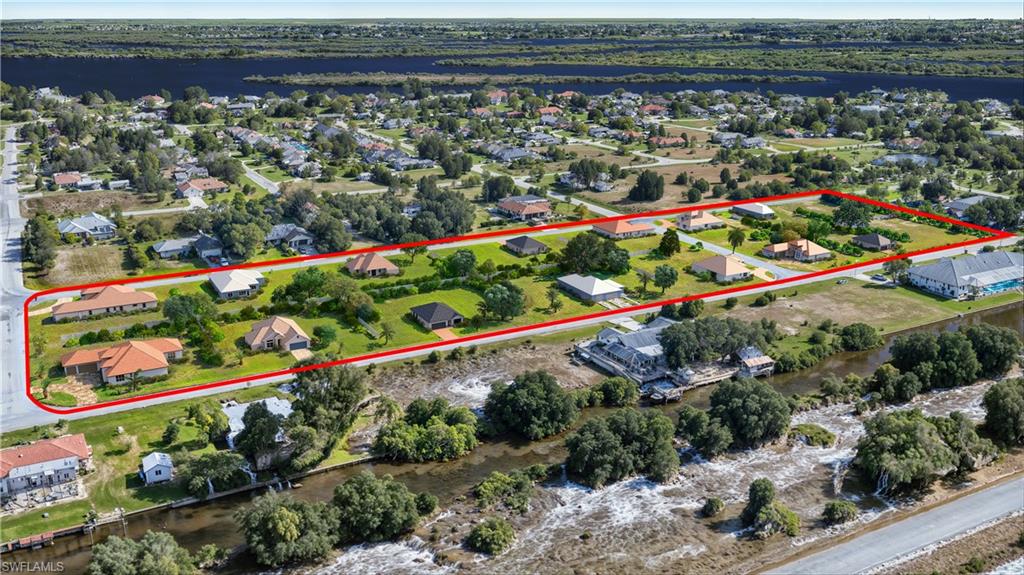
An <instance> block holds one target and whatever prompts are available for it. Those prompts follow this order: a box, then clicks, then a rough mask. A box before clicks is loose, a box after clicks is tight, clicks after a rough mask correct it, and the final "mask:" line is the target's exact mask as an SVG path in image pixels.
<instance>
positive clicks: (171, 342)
mask: <svg viewBox="0 0 1024 575" xmlns="http://www.w3.org/2000/svg"><path fill="white" fill-rule="evenodd" d="M182 349H183V348H182V346H181V342H180V341H178V340H177V339H175V338H170V337H163V338H157V339H147V340H142V341H125V342H121V343H119V344H117V345H112V346H109V347H100V348H95V349H78V350H75V351H73V352H71V353H69V354H67V355H65V356H64V357H62V358H61V360H60V364H61V366H63V367H71V366H74V365H88V364H90V363H95V364H97V366H98V367H99V368H100V369H101V370H104V373H105V374H106V376H107V377H113V376H116V375H128V374H130V373H135V372H136V371H148V370H151V369H160V368H162V367H167V356H165V355H164V354H167V353H174V352H178V351H181V350H182Z"/></svg>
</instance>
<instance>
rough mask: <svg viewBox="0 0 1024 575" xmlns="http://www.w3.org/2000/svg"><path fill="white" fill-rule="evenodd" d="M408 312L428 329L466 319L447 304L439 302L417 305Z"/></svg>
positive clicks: (453, 325)
mask: <svg viewBox="0 0 1024 575" xmlns="http://www.w3.org/2000/svg"><path fill="white" fill-rule="evenodd" d="M409 313H410V314H412V317H413V319H415V320H416V321H418V322H419V323H420V325H422V326H423V327H425V328H427V329H429V330H435V329H444V328H447V327H455V326H457V325H459V324H460V323H462V322H463V321H465V319H466V318H465V317H463V315H462V314H460V313H459V312H457V311H455V310H454V309H452V308H451V307H449V306H448V305H447V304H443V303H440V302H433V303H428V304H423V305H418V306H416V307H414V308H412V309H410V310H409Z"/></svg>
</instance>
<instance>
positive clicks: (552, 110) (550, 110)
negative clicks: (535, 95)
mask: <svg viewBox="0 0 1024 575" xmlns="http://www.w3.org/2000/svg"><path fill="white" fill-rule="evenodd" d="M537 113H538V114H540V115H542V116H544V115H552V116H557V115H558V114H561V113H562V109H561V108H559V107H558V106H544V107H543V108H537Z"/></svg>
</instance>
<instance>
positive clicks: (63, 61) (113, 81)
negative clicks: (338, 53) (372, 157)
mask: <svg viewBox="0 0 1024 575" xmlns="http://www.w3.org/2000/svg"><path fill="white" fill-rule="evenodd" d="M438 59H439V58H437V57H435V56H394V57H374V58H279V59H250V60H232V59H142V58H138V59H134V58H3V59H0V79H2V80H3V81H4V82H7V83H9V84H13V85H22V86H37V87H39V86H59V87H60V88H61V90H62V91H63V92H64V93H65V94H81V93H82V92H84V91H87V90H91V91H94V92H99V91H101V90H104V89H107V90H110V91H111V92H113V93H114V94H115V95H116V96H118V97H119V98H136V97H139V96H142V95H145V94H151V93H154V92H157V91H159V90H161V89H167V90H170V91H171V93H172V94H174V95H176V96H179V95H180V94H181V93H182V91H183V90H184V89H185V87H187V86H194V85H197V86H203V87H204V88H206V90H207V91H208V92H209V93H210V94H212V95H218V96H235V95H238V94H263V93H264V92H267V91H274V92H277V93H281V94H284V93H288V92H290V91H292V90H295V89H297V88H306V89H309V90H325V89H326V88H327V87H323V86H318V87H306V86H291V85H280V84H269V83H254V82H245V81H244V80H243V78H245V77H246V76H250V75H257V74H259V75H264V76H276V75H282V74H294V73H329V72H394V73H411V72H434V73H460V72H465V73H473V72H482V73H490V74H531V73H547V74H557V75H570V76H621V75H626V74H633V73H651V74H660V73H665V72H679V73H682V74H689V73H699V72H706V73H729V74H761V75H777V76H786V75H793V74H798V75H803V76H821V77H824V78H825V81H824V82H801V83H786V84H765V83H757V82H680V83H658V84H644V83H636V84H632V83H628V82H623V83H616V84H588V83H579V84H574V83H567V84H544V85H537V86H532V87H533V88H534V89H536V90H539V91H547V90H553V91H562V90H569V89H571V90H577V91H580V92H584V93H588V94H600V93H607V92H610V91H611V90H613V89H615V88H618V87H621V88H625V89H627V90H631V91H635V92H644V91H648V92H662V91H675V90H683V89H693V90H715V89H723V90H729V91H737V90H751V91H756V90H761V91H766V90H774V91H776V92H782V93H789V94H799V95H802V96H830V95H832V94H835V93H836V92H839V91H845V92H848V93H851V94H856V93H859V92H864V91H867V90H871V89H872V88H876V87H877V88H882V89H885V90H893V89H899V88H911V87H913V88H918V89H926V90H941V91H943V92H946V93H947V94H948V95H949V98H950V100H953V101H957V100H975V99H978V98H998V99H1000V100H1004V101H1006V102H1010V101H1012V100H1014V99H1024V79H1017V78H958V77H949V76H907V75H897V74H852V73H842V72H814V71H795V70H794V71H789V70H776V71H761V70H724V69H714V68H676V67H669V66H598V65H538V66H529V67H510V66H443V65H438V64H435V62H436V61H437V60H438ZM446 88H450V89H453V90H457V89H461V88H464V87H463V86H449V87H441V88H436V89H438V90H444V89H446ZM372 89H373V88H372V87H366V86H339V87H335V90H336V91H338V92H340V93H355V92H366V91H369V90H372Z"/></svg>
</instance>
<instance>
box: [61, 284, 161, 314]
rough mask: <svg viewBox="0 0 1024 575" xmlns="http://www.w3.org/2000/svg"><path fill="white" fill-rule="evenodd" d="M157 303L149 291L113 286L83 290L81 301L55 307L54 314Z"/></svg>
mask: <svg viewBox="0 0 1024 575" xmlns="http://www.w3.org/2000/svg"><path fill="white" fill-rule="evenodd" d="M150 302H154V303H155V302H156V296H155V295H153V294H152V293H151V292H148V291H135V289H134V288H130V287H127V286H123V285H111V286H104V287H98V288H88V289H84V290H82V297H81V299H78V300H75V301H69V302H67V303H62V304H57V305H55V306H53V314H54V315H60V314H65V313H75V312H80V311H89V310H94V309H103V308H107V307H116V306H122V305H137V304H145V303H150Z"/></svg>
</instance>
